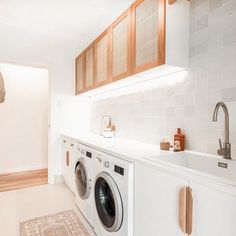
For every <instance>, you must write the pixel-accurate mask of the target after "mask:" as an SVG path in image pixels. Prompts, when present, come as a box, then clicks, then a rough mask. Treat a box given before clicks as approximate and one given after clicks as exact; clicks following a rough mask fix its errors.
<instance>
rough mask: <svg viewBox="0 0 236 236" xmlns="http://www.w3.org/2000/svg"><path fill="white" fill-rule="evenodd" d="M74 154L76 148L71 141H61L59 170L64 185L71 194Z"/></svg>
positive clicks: (72, 188) (73, 183)
mask: <svg viewBox="0 0 236 236" xmlns="http://www.w3.org/2000/svg"><path fill="white" fill-rule="evenodd" d="M75 153H76V146H75V143H74V142H73V141H72V140H69V139H63V140H62V159H61V168H62V176H63V178H64V181H65V183H66V185H67V186H68V187H69V188H70V190H71V191H72V192H74V191H75V181H74V166H75V159H76V157H75Z"/></svg>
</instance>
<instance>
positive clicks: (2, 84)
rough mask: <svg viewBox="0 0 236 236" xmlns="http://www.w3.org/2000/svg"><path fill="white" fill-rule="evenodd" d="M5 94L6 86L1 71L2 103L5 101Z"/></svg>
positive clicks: (0, 90) (0, 92)
mask: <svg viewBox="0 0 236 236" xmlns="http://www.w3.org/2000/svg"><path fill="white" fill-rule="evenodd" d="M5 95H6V91H5V86H4V80H3V77H2V74H1V72H0V103H3V102H4V101H5Z"/></svg>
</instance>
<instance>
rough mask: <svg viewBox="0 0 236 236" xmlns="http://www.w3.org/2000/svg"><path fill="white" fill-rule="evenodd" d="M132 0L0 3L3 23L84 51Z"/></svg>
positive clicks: (5, 0) (3, 0)
mask: <svg viewBox="0 0 236 236" xmlns="http://www.w3.org/2000/svg"><path fill="white" fill-rule="evenodd" d="M132 2H134V1H133V0H20V1H19V0H0V24H1V25H5V26H9V27H13V28H15V29H17V30H22V32H27V34H32V35H34V37H35V35H41V36H42V35H43V38H44V39H45V37H46V39H47V40H48V41H49V42H55V43H59V42H60V43H63V44H64V45H70V46H72V45H73V47H74V48H76V50H78V51H79V50H82V49H83V48H84V47H85V46H87V45H88V44H89V43H90V42H91V41H92V40H93V39H95V37H96V36H98V35H99V34H100V33H101V32H102V31H103V30H104V29H106V27H107V26H109V25H110V24H111V23H112V22H113V21H114V20H115V19H116V18H117V17H118V16H119V15H120V14H121V13H122V12H123V11H124V10H125V9H127V8H128V7H129V6H130V5H131V3H132Z"/></svg>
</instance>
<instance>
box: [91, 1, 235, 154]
mask: <svg viewBox="0 0 236 236" xmlns="http://www.w3.org/2000/svg"><path fill="white" fill-rule="evenodd" d="M235 2H236V1H235V0H225V1H223V0H217V1H214V0H201V1H199V0H191V1H190V6H191V9H190V17H191V19H190V20H191V23H190V56H189V60H190V68H189V72H188V74H187V76H186V74H185V73H184V74H182V75H181V73H180V74H178V75H171V76H168V77H162V78H158V79H157V80H158V81H159V82H158V83H159V85H158V86H156V87H150V89H149V91H145V92H144V91H138V92H137V89H135V90H134V91H133V93H132V94H129V95H123V96H117V97H111V98H109V99H108V98H106V99H103V100H96V101H94V102H93V104H92V108H91V111H92V112H91V122H90V123H91V131H92V132H95V133H99V127H100V122H101V117H102V116H103V115H111V116H112V119H113V121H114V123H115V125H116V128H117V132H116V135H117V136H118V137H123V138H131V139H136V140H140V141H144V142H148V143H154V144H158V143H159V142H160V139H161V138H163V137H167V138H169V139H172V138H173V134H174V133H175V132H176V131H175V130H176V128H177V127H181V128H182V129H183V131H184V133H185V134H186V142H187V143H186V144H187V145H186V147H187V149H190V150H194V151H200V152H206V153H212V154H216V150H217V149H218V148H219V144H218V138H220V137H221V138H222V140H223V139H224V122H223V112H222V111H220V118H221V119H219V121H218V122H217V123H213V122H212V114H213V110H214V106H215V104H216V103H217V102H219V101H223V102H225V103H226V104H227V106H228V108H229V112H230V138H231V143H232V153H233V156H234V157H236V66H235V65H236V24H235V22H236V4H235ZM176 77H177V78H176ZM181 78H182V79H181ZM166 80H168V81H172V83H166ZM96 99H99V97H98V98H96Z"/></svg>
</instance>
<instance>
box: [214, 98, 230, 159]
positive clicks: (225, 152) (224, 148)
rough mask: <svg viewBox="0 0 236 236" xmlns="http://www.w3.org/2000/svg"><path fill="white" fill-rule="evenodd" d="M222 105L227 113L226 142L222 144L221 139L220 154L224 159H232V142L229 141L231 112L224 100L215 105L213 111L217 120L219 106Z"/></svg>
mask: <svg viewBox="0 0 236 236" xmlns="http://www.w3.org/2000/svg"><path fill="white" fill-rule="evenodd" d="M220 107H222V109H223V111H224V114H225V142H224V144H223V145H222V142H221V139H219V144H220V149H218V151H217V153H218V155H220V156H222V157H223V158H224V159H231V144H230V142H229V112H228V109H227V106H226V105H225V104H224V103H223V102H218V103H217V104H216V106H215V110H214V113H213V122H216V121H217V117H218V111H219V108H220Z"/></svg>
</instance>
